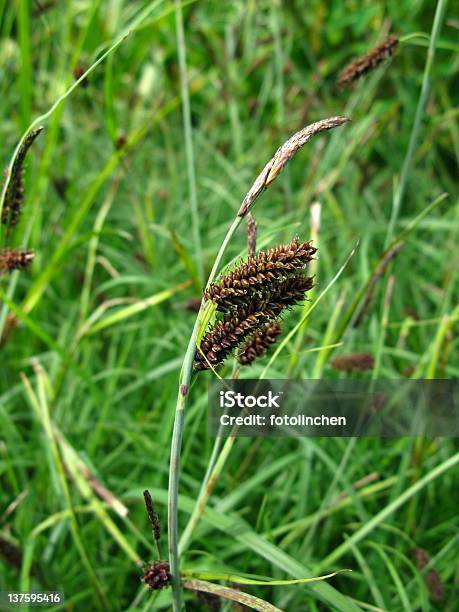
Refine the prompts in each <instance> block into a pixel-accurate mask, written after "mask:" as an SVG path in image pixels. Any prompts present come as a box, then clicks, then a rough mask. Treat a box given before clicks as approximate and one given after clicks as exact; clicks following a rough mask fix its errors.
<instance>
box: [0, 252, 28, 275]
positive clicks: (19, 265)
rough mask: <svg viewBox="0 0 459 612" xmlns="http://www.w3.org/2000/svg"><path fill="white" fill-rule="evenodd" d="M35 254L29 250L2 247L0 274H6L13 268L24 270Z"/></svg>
mask: <svg viewBox="0 0 459 612" xmlns="http://www.w3.org/2000/svg"><path fill="white" fill-rule="evenodd" d="M34 257H35V254H34V252H33V251H30V250H23V249H4V250H3V251H0V274H8V273H9V272H13V270H25V269H26V268H28V267H29V266H30V264H31V263H32V261H33V259H34Z"/></svg>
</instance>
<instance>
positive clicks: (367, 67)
mask: <svg viewBox="0 0 459 612" xmlns="http://www.w3.org/2000/svg"><path fill="white" fill-rule="evenodd" d="M398 42H399V41H398V38H396V37H395V36H388V37H387V38H386V39H385V40H384V41H383V42H382V43H381V44H379V45H378V46H377V47H375V48H374V49H371V51H368V53H366V54H365V55H362V57H358V58H356V59H355V60H353V61H352V62H351V63H350V64H348V65H347V66H346V67H345V68H344V69H343V70H342V71H341V72H340V74H339V76H338V85H339V86H340V87H348V86H349V85H351V84H352V83H355V81H357V80H358V79H360V77H362V76H363V75H364V74H366V73H367V72H370V71H371V70H374V69H375V68H376V67H377V66H379V65H380V64H382V62H384V60H386V59H387V58H388V57H390V56H391V55H392V54H393V53H394V51H395V49H396V48H397V45H398Z"/></svg>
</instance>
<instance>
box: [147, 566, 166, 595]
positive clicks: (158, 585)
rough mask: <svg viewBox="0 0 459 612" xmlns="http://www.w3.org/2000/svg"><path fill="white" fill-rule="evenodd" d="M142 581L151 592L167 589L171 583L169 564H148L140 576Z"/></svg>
mask: <svg viewBox="0 0 459 612" xmlns="http://www.w3.org/2000/svg"><path fill="white" fill-rule="evenodd" d="M142 581H143V582H145V584H147V585H148V586H149V587H150V589H152V590H153V591H158V590H159V589H164V588H166V587H168V586H169V585H170V582H171V575H170V570H169V563H168V562H167V561H155V562H154V563H150V565H148V567H147V569H146V570H145V572H144V574H143V576H142Z"/></svg>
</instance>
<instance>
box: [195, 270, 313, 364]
mask: <svg viewBox="0 0 459 612" xmlns="http://www.w3.org/2000/svg"><path fill="white" fill-rule="evenodd" d="M312 285H313V280H312V278H309V277H307V276H303V275H302V274H299V275H297V276H294V277H291V278H287V279H285V280H282V281H280V282H278V283H277V285H267V286H266V287H265V286H263V287H262V290H261V292H260V295H255V296H253V297H252V298H251V301H250V302H249V303H248V304H243V305H241V307H240V308H238V309H237V310H235V311H233V312H230V313H227V314H226V315H225V316H224V317H223V319H221V320H218V321H217V322H216V323H215V325H213V326H212V327H211V328H210V329H209V330H208V331H207V333H206V334H205V335H204V337H203V339H202V341H201V345H200V350H198V351H197V352H196V355H195V360H194V368H195V370H206V369H209V368H210V366H212V367H214V366H217V365H219V364H221V363H223V362H224V361H225V359H226V358H227V357H228V356H229V355H230V354H231V353H232V352H233V350H234V349H236V348H237V347H238V346H239V345H240V344H241V343H242V342H244V340H246V339H247V338H248V337H249V336H250V335H251V334H252V333H253V332H254V331H256V330H258V329H259V328H260V327H262V326H263V325H266V324H267V323H269V322H270V321H275V320H276V319H278V318H279V316H280V315H281V314H282V311H283V310H285V309H286V308H289V307H291V306H294V305H295V304H298V303H299V302H301V301H302V300H304V299H305V293H306V292H307V291H308V290H309V289H311V287H312Z"/></svg>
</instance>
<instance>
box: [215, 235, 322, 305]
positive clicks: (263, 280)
mask: <svg viewBox="0 0 459 612" xmlns="http://www.w3.org/2000/svg"><path fill="white" fill-rule="evenodd" d="M316 251H317V249H315V248H314V247H313V246H312V245H311V243H309V242H301V243H299V242H298V240H297V239H296V238H295V239H294V240H292V242H290V243H289V244H287V245H279V246H277V247H275V248H272V249H269V251H260V252H259V253H258V255H256V256H250V257H248V258H247V260H246V261H243V262H241V263H240V264H239V265H238V266H236V268H235V269H234V270H232V271H231V272H228V273H227V274H225V275H224V276H222V277H221V278H220V280H219V281H218V282H217V283H213V284H212V285H210V287H209V288H208V289H207V290H206V292H205V298H206V300H212V301H213V302H215V303H216V304H217V308H218V310H220V311H221V312H227V311H229V310H231V309H232V308H239V307H240V306H241V305H242V304H245V303H247V302H248V301H249V300H250V299H251V297H252V296H253V295H254V294H256V293H257V292H258V291H259V290H260V289H262V288H263V289H265V288H267V287H269V286H274V285H276V284H278V283H279V282H281V281H283V280H285V279H287V278H288V277H289V276H292V275H294V274H295V273H297V272H298V271H299V270H302V269H304V268H305V267H306V265H307V264H308V263H309V262H310V261H311V259H312V258H313V256H314V254H315V253H316Z"/></svg>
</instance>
